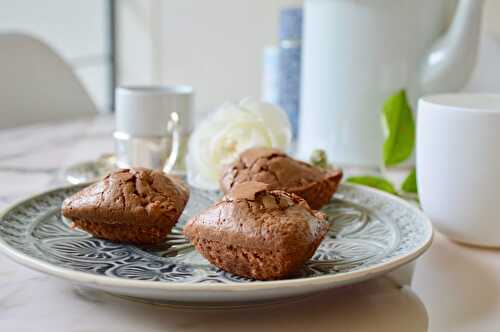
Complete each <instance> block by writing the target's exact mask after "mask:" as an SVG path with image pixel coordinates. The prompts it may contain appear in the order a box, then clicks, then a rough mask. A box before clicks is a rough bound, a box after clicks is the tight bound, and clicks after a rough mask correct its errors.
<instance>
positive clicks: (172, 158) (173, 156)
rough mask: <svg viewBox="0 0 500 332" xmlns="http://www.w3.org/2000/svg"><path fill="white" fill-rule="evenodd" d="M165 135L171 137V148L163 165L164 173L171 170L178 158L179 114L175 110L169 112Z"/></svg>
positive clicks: (179, 138) (179, 137)
mask: <svg viewBox="0 0 500 332" xmlns="http://www.w3.org/2000/svg"><path fill="white" fill-rule="evenodd" d="M167 136H171V137H172V150H171V151H170V155H169V156H168V158H167V160H166V162H165V165H164V166H163V172H164V173H170V172H172V170H173V169H174V166H175V163H176V162H177V159H178V158H179V149H180V141H181V133H180V126H179V114H177V112H172V113H170V120H169V121H168V124H167Z"/></svg>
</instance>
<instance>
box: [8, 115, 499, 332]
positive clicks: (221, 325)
mask: <svg viewBox="0 0 500 332" xmlns="http://www.w3.org/2000/svg"><path fill="white" fill-rule="evenodd" d="M111 130H112V121H111V119H109V118H98V119H95V120H91V121H75V122H72V123H70V124H68V123H65V124H50V125H40V126H34V127H26V128H18V129H11V130H4V131H0V147H1V149H0V208H2V207H6V206H7V205H8V204H9V203H11V202H13V201H16V200H18V199H21V198H23V197H26V196H29V195H32V194H34V193H37V192H39V191H43V190H46V189H48V188H51V187H55V186H58V185H59V183H58V180H57V172H58V169H59V168H61V167H64V166H67V165H69V164H72V163H75V162H78V161H83V160H89V159H93V158H96V157H98V156H99V155H101V154H102V153H106V152H111V151H112V141H111V137H110V133H111ZM492 222H496V221H492ZM214 330H217V331H221V332H223V331H305V330H310V331H433V332H434V331H435V332H446V331H477V332H480V331H499V330H500V250H486V249H478V248H472V247H466V246H463V245H458V244H456V243H453V242H451V241H449V240H448V239H446V238H445V237H443V236H442V235H440V234H436V236H435V240H434V244H433V245H432V247H431V248H430V250H429V251H428V252H427V253H426V254H425V255H424V256H423V257H421V258H420V259H419V260H418V264H417V267H416V270H415V273H414V276H413V283H412V286H411V288H410V287H407V286H405V287H399V286H398V285H397V284H396V283H395V282H393V281H392V280H390V279H388V278H386V277H382V278H377V279H374V280H371V281H367V282H363V283H360V284H357V285H353V286H348V287H344V288H341V289H336V290H332V291H328V292H324V293H321V294H316V295H313V296H310V297H307V298H304V299H301V300H298V301H295V302H292V303H281V304H273V305H264V306H260V307H253V308H246V309H232V310H215V309H204V310H201V309H192V308H173V307H167V306H153V305H149V304H142V303H135V302H130V301H127V300H122V299H118V298H115V297H113V296H110V295H106V294H103V293H96V292H91V291H87V290H79V289H76V288H74V287H73V286H72V285H70V284H68V283H66V282H64V281H62V280H59V279H56V278H53V277H49V276H46V275H43V274H41V273H38V272H35V271H31V270H29V269H27V268H25V267H23V266H19V265H17V264H15V263H13V262H11V261H10V260H9V259H8V258H7V257H5V256H3V255H0V331H51V332H56V331H67V332H77V331H78V332H89V331H120V332H121V331H144V332H149V331H214Z"/></svg>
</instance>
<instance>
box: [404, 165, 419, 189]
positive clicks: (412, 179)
mask: <svg viewBox="0 0 500 332" xmlns="http://www.w3.org/2000/svg"><path fill="white" fill-rule="evenodd" d="M401 190H403V191H404V192H407V193H415V194H417V193H418V188H417V171H416V169H415V168H414V169H412V170H411V172H410V174H408V176H407V177H406V179H405V180H404V181H403V184H402V185H401Z"/></svg>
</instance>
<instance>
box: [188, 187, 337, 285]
mask: <svg viewBox="0 0 500 332" xmlns="http://www.w3.org/2000/svg"><path fill="white" fill-rule="evenodd" d="M328 229H329V223H328V221H327V220H326V216H325V215H324V214H323V213H321V212H318V211H314V210H312V209H311V208H310V207H309V205H308V204H307V202H306V201H305V200H303V199H302V198H300V197H299V196H297V195H295V194H291V193H286V192H284V191H281V190H270V189H269V185H267V184H264V183H258V182H245V183H241V184H237V185H235V186H234V188H233V189H232V190H231V191H229V192H228V194H226V195H225V196H224V197H223V198H222V200H221V201H220V202H218V203H216V204H214V205H213V206H212V207H210V208H208V209H207V210H206V211H205V212H203V213H201V214H200V215H198V216H196V217H194V218H192V219H191V220H190V221H189V222H188V224H187V225H186V226H185V227H184V234H185V235H186V237H187V238H188V239H189V240H190V241H191V242H192V243H193V244H194V245H195V247H196V249H197V250H198V251H199V252H200V253H201V254H202V255H203V256H204V257H205V258H207V259H208V260H209V261H210V262H211V263H212V264H214V265H216V266H218V267H219V268H221V269H223V270H225V271H228V272H231V273H234V274H237V275H240V276H245V277H249V278H254V279H260V280H270V279H280V278H284V277H286V276H289V275H291V274H293V273H295V272H297V271H298V270H299V269H300V267H301V266H302V265H303V264H304V263H305V262H306V261H307V260H308V259H309V258H310V257H311V256H312V255H313V254H314V252H315V251H316V249H317V247H318V246H319V244H320V242H321V240H322V239H323V237H324V236H325V234H326V233H327V231H328Z"/></svg>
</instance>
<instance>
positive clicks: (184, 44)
mask: <svg viewBox="0 0 500 332" xmlns="http://www.w3.org/2000/svg"><path fill="white" fill-rule="evenodd" d="M301 3H302V1H301V0H214V1H205V0H163V1H161V0H153V1H149V0H120V1H119V13H120V15H119V17H120V21H119V22H120V31H121V32H123V33H122V35H121V37H120V44H119V45H120V46H119V54H121V57H120V58H121V61H120V62H119V63H120V66H119V73H120V78H119V80H120V82H121V83H127V84H139V83H164V84H190V85H193V86H194V88H195V90H196V105H197V109H198V110H199V111H208V110H210V109H212V108H213V107H214V106H217V105H219V104H220V103H221V102H223V101H225V100H228V99H239V98H242V97H245V96H249V95H251V96H255V97H260V78H261V55H262V49H263V48H264V47H265V46H266V45H270V44H273V43H275V42H276V39H277V29H278V13H279V9H280V7H282V6H286V5H300V4H301ZM148 46H152V47H153V49H154V51H153V52H151V51H150V50H148Z"/></svg>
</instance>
